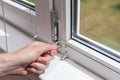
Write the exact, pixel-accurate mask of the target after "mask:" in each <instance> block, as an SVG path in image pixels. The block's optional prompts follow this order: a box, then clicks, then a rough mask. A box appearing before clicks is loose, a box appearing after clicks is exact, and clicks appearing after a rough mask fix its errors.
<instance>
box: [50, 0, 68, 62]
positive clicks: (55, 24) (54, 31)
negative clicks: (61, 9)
mask: <svg viewBox="0 0 120 80" xmlns="http://www.w3.org/2000/svg"><path fill="white" fill-rule="evenodd" d="M50 15H51V35H52V42H53V43H54V44H56V45H57V46H58V48H63V47H64V46H62V45H64V44H63V43H62V42H61V41H60V36H59V35H60V34H59V20H58V15H57V11H56V9H55V0H52V10H51V12H50ZM65 50H66V47H65ZM66 58H67V51H65V52H64V53H63V54H61V60H64V59H66Z"/></svg>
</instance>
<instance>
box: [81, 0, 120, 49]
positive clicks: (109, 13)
mask: <svg viewBox="0 0 120 80" xmlns="http://www.w3.org/2000/svg"><path fill="white" fill-rule="evenodd" d="M80 7H81V8H80V26H79V27H80V28H79V34H82V35H84V36H86V37H89V38H91V39H93V40H95V41H98V42H100V43H102V44H104V45H106V46H109V47H111V48H113V49H115V50H118V51H120V0H81V6H80Z"/></svg>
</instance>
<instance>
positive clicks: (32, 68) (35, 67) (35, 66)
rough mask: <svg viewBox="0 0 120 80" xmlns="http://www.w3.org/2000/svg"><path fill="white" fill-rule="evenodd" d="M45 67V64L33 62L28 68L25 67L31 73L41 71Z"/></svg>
mask: <svg viewBox="0 0 120 80" xmlns="http://www.w3.org/2000/svg"><path fill="white" fill-rule="evenodd" d="M46 68H47V65H44V64H41V63H38V62H34V63H32V64H31V65H30V67H29V68H27V70H28V71H29V72H32V73H42V72H43V71H44V70H45V69H46Z"/></svg>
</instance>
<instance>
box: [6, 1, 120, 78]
mask: <svg viewBox="0 0 120 80" xmlns="http://www.w3.org/2000/svg"><path fill="white" fill-rule="evenodd" d="M4 1H8V0H4ZM50 1H51V0H50ZM41 2H42V3H41ZM6 5H9V6H11V7H10V8H12V9H13V11H20V13H21V14H25V15H29V13H28V12H27V11H26V9H27V8H25V7H24V8H22V9H21V8H20V7H19V8H18V7H15V6H12V5H11V4H10V3H9V4H8V3H7V4H6ZM46 5H47V6H46ZM55 6H56V11H57V13H58V18H59V32H60V35H59V36H60V42H61V43H62V48H61V49H59V52H60V53H64V52H65V51H67V54H68V59H70V60H72V61H74V62H75V63H77V64H78V65H80V66H83V67H84V68H86V70H88V71H91V72H93V73H95V74H96V75H98V76H100V77H102V78H104V79H109V80H119V79H120V76H119V75H120V67H119V66H120V64H119V63H118V62H116V61H114V60H112V59H110V58H108V57H106V56H103V55H102V54H100V53H99V52H96V51H94V50H93V49H90V48H88V47H86V46H84V45H83V44H81V43H78V42H77V41H75V40H73V39H71V31H72V29H71V16H72V14H71V1H70V0H55ZM43 8H44V10H43ZM27 10H28V9H27ZM41 10H43V11H41ZM50 11H51V6H50V5H49V0H36V14H35V15H32V16H33V21H34V23H33V24H34V25H35V26H37V27H36V28H35V31H36V32H37V33H39V38H40V40H42V41H45V42H49V43H52V39H51V20H50ZM21 14H19V15H21ZM40 14H42V16H41V15H40ZM19 15H18V16H19ZM12 16H13V15H12ZM19 17H20V16H19ZM24 17H25V16H24ZM8 19H9V17H8ZM22 20H24V19H22ZM22 20H21V21H22ZM25 21H26V20H25ZM13 24H15V22H14V21H13ZM15 25H16V26H19V28H21V29H22V30H25V31H26V32H28V33H29V34H31V35H34V33H33V29H32V27H29V26H30V23H29V25H28V24H27V25H26V24H24V25H23V24H22V23H20V24H19V23H18V24H15ZM39 28H42V29H39ZM41 34H44V35H42V36H41ZM64 45H65V46H64ZM113 76H114V77H113Z"/></svg>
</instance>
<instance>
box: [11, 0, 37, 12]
mask: <svg viewBox="0 0 120 80" xmlns="http://www.w3.org/2000/svg"><path fill="white" fill-rule="evenodd" d="M11 1H14V2H16V3H18V4H20V5H23V6H25V7H27V8H29V9H31V10H33V11H35V6H34V5H32V4H29V3H26V2H24V1H22V0H11Z"/></svg>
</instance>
